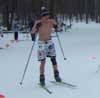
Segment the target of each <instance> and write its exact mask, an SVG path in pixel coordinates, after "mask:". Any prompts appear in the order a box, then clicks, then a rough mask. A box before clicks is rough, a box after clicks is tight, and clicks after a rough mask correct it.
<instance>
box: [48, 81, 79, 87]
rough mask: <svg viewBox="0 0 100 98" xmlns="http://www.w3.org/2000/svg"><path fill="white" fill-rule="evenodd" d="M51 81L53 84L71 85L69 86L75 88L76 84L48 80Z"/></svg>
mask: <svg viewBox="0 0 100 98" xmlns="http://www.w3.org/2000/svg"><path fill="white" fill-rule="evenodd" d="M50 82H51V83H53V84H56V85H60V86H62V85H63V86H66V87H71V88H76V87H77V86H76V85H73V84H70V83H67V82H63V81H61V82H56V81H50Z"/></svg>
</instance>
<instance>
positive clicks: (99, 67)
mask: <svg viewBox="0 0 100 98" xmlns="http://www.w3.org/2000/svg"><path fill="white" fill-rule="evenodd" d="M99 69H100V64H99V66H98V69H97V70H96V73H98V72H99Z"/></svg>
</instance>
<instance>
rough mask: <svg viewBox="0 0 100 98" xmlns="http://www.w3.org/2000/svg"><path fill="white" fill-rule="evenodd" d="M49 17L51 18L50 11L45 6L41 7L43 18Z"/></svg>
mask: <svg viewBox="0 0 100 98" xmlns="http://www.w3.org/2000/svg"><path fill="white" fill-rule="evenodd" d="M44 17H48V18H49V11H48V9H46V8H45V7H41V18H44Z"/></svg>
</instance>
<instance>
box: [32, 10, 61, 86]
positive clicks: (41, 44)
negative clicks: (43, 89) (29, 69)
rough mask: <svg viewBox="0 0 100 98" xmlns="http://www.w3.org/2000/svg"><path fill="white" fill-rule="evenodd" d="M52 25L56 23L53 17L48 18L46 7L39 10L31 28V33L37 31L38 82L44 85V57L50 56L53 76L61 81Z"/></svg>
mask: <svg viewBox="0 0 100 98" xmlns="http://www.w3.org/2000/svg"><path fill="white" fill-rule="evenodd" d="M54 25H57V24H56V22H55V20H54V19H49V12H48V10H47V9H45V8H44V9H42V10H41V19H40V20H37V21H36V22H35V24H34V26H33V28H32V34H34V33H35V32H38V35H39V39H38V51H37V52H38V60H39V61H40V62H41V63H40V84H41V85H42V86H45V75H44V67H45V63H46V57H50V59H51V62H52V65H53V70H54V78H55V80H56V81H57V82H61V78H60V77H59V71H58V67H57V61H56V52H55V47H54V43H53V42H52V40H51V32H52V28H53V27H54Z"/></svg>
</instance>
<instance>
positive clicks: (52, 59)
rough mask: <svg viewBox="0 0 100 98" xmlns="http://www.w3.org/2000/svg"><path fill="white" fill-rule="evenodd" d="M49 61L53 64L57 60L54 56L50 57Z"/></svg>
mask: <svg viewBox="0 0 100 98" xmlns="http://www.w3.org/2000/svg"><path fill="white" fill-rule="evenodd" d="M51 62H52V64H53V65H57V61H56V58H55V57H51Z"/></svg>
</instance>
